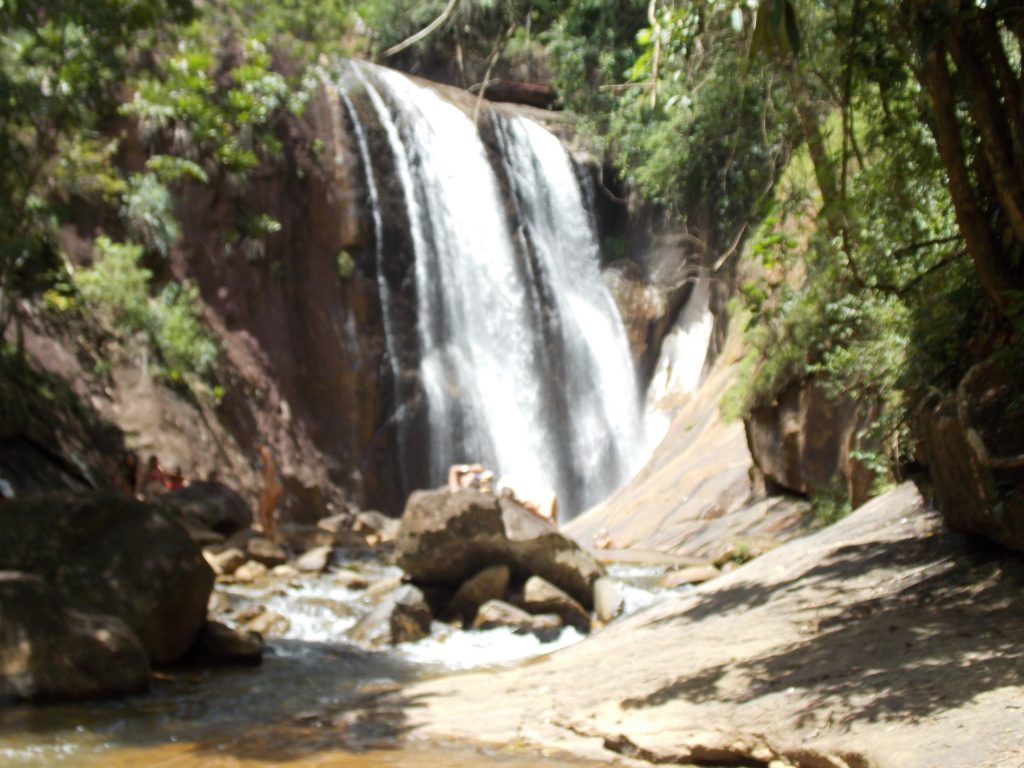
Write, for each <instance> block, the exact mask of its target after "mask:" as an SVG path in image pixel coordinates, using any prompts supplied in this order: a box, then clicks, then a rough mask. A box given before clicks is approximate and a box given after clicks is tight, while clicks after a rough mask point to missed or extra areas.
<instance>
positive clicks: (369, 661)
mask: <svg viewBox="0 0 1024 768" xmlns="http://www.w3.org/2000/svg"><path fill="white" fill-rule="evenodd" d="M339 565H340V566H341V568H339V570H337V571H334V572H331V571H329V572H327V573H325V574H324V575H322V576H318V577H310V576H301V577H295V576H292V577H286V578H274V577H270V578H266V579H263V580H261V581H259V582H257V583H254V584H247V585H242V584H229V583H218V584H217V586H216V587H215V592H214V597H213V599H212V601H211V605H212V606H213V609H212V617H213V618H217V619H218V620H221V621H223V622H225V623H227V624H231V625H237V624H240V623H242V621H245V620H249V619H250V618H251V617H252V616H253V615H259V614H260V613H262V612H273V613H275V614H278V615H279V616H280V617H282V618H283V620H278V621H276V622H274V623H273V626H272V627H271V628H270V629H269V630H268V632H267V634H266V651H265V654H264V659H263V664H262V665H261V666H259V667H224V668H212V669H209V668H192V667H175V668H172V669H162V670H158V671H156V672H155V674H154V681H153V685H152V688H151V690H150V691H149V692H148V693H146V694H143V695H139V696H133V697H128V698H125V699H121V700H117V701H109V702H100V703H88V704H79V705H46V706H11V707H7V708H3V709H0V765H3V766H11V767H14V766H19V767H20V766H31V767H32V768H40V767H42V766H53V765H62V766H63V765H67V766H86V767H91V766H105V767H106V766H115V767H117V766H139V765H142V766H147V768H148V767H151V766H199V765H201V766H238V765H255V764H266V763H275V764H287V765H297V766H336V767H338V768H341V767H346V768H355V767H362V766H403V767H405V768H414V767H416V766H436V765H445V766H467V767H468V766H484V765H494V766H511V767H513V768H518V767H519V766H532V765H537V763H538V756H537V755H536V754H534V753H530V752H524V751H522V750H521V749H517V748H515V746H514V745H510V746H509V747H508V748H506V749H503V750H500V751H499V750H493V749H480V748H471V747H467V746H466V745H452V744H437V743H431V742H426V741H424V740H422V739H417V737H416V735H415V734H414V733H409V732H408V729H407V728H405V726H404V720H405V717H404V715H403V711H402V709H403V707H404V706H415V702H403V701H402V700H401V697H400V696H393V695H389V694H394V693H395V692H396V691H398V690H399V689H400V688H401V687H402V686H403V685H404V684H406V683H409V682H411V681H414V680H418V679H423V678H425V677H431V676H438V675H444V674H449V673H453V672H458V671H462V670H467V669H481V668H493V667H501V666H509V665H515V664H522V663H524V662H527V661H528V660H529V659H531V658H535V657H537V656H539V655H542V654H547V653H551V652H552V651H555V650H557V649H559V648H564V647H566V646H569V645H572V644H574V643H578V642H581V641H582V640H583V636H582V635H580V634H579V633H578V632H576V631H575V630H573V629H571V628H565V629H563V631H562V633H561V634H560V635H559V636H558V637H557V638H556V639H555V640H553V641H552V642H548V643H541V642H540V641H539V640H538V639H537V638H536V637H535V636H533V635H516V634H513V632H512V631H511V630H506V629H494V630H488V631H463V630H459V629H455V628H453V627H450V626H448V625H445V624H442V623H439V622H435V623H434V626H433V631H432V634H431V636H430V637H428V638H425V639H423V640H420V641H418V642H415V643H407V644H403V645H399V646H395V647H390V648H387V649H384V650H371V649H367V648H362V647H359V646H358V645H356V644H354V643H353V642H352V641H351V640H349V638H348V637H347V634H346V633H347V632H348V630H350V629H351V628H352V627H353V626H354V625H355V624H356V622H357V621H358V620H359V619H360V618H361V617H362V616H364V615H366V614H367V613H368V612H369V611H370V610H371V608H372V607H373V605H374V604H375V602H374V599H373V598H372V597H368V596H367V595H368V593H369V594H370V595H373V593H374V592H375V589H374V585H381V586H383V585H384V584H385V583H386V582H388V581H391V582H394V581H395V580H397V579H398V578H399V577H400V575H401V571H400V570H399V569H397V568H395V567H391V566H385V565H382V564H380V563H378V562H375V561H356V562H345V563H341V564H339ZM663 573H664V567H657V566H638V565H613V566H611V567H609V575H610V576H611V577H612V578H614V579H615V580H616V581H617V583H618V585H619V589H620V593H621V594H622V596H623V598H624V603H625V607H624V613H625V614H628V613H633V612H635V611H637V610H641V609H642V608H644V607H646V606H648V605H651V604H653V603H656V602H658V601H659V600H660V599H661V598H662V597H664V596H665V595H666V594H668V593H669V592H670V590H665V589H661V588H658V587H657V584H658V581H659V579H660V577H661V576H662V575H663ZM353 574H358V577H359V581H356V582H355V586H358V587H363V588H354V586H353V583H354V579H353ZM367 584H368V585H370V586H369V590H367V589H366V588H365V586H366V585H367ZM596 631H600V630H596ZM396 702H397V703H396ZM543 763H544V765H548V766H555V767H556V768H557V766H567V767H568V766H578V765H585V764H587V763H583V762H580V761H574V760H572V759H563V758H559V757H554V756H545V757H544V758H543Z"/></svg>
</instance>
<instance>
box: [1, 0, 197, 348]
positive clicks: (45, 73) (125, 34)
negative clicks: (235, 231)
mask: <svg viewBox="0 0 1024 768" xmlns="http://www.w3.org/2000/svg"><path fill="white" fill-rule="evenodd" d="M192 13H193V8H192V4H191V2H190V1H189V0H137V2H132V3H123V2H120V1H119V0H96V1H95V2H89V3H83V2H80V0H40V1H39V2H32V3H26V2H5V3H2V4H0V104H2V114H3V119H2V120H0V331H2V330H3V329H4V328H6V326H7V324H8V323H9V322H10V321H11V319H13V318H14V316H15V312H16V307H17V300H18V299H19V297H22V296H33V295H36V294H38V293H40V292H42V291H44V290H46V289H47V288H48V287H49V286H50V285H52V284H53V282H54V280H55V279H57V276H58V274H59V272H60V269H61V259H60V257H59V254H58V249H57V245H56V230H57V226H58V225H59V223H60V222H61V221H62V220H63V219H64V218H66V216H67V212H68V203H69V201H70V200H71V199H72V198H73V197H74V196H76V195H79V194H83V193H87V192H90V191H96V192H99V193H101V194H106V195H111V194H116V193H117V191H118V189H119V184H118V182H117V180H116V178H115V174H112V173H111V172H110V171H109V162H108V161H109V158H110V156H111V155H112V153H113V151H114V148H113V147H112V145H111V142H110V140H109V139H108V138H104V137H103V136H102V134H101V128H102V125H103V122H104V121H105V120H106V119H108V118H109V117H110V116H111V114H112V112H113V110H114V108H115V105H116V102H117V99H118V96H119V89H120V86H121V84H122V83H123V81H124V77H125V73H126V71H127V68H128V53H129V51H130V50H131V49H132V48H133V47H135V46H138V45H141V44H143V43H144V42H145V41H147V40H152V39H153V37H154V33H153V32H152V31H151V30H152V29H153V28H154V27H155V26H157V22H160V23H162V24H166V23H171V24H173V23H177V22H180V21H184V20H186V19H188V18H189V17H190V16H191V15H192ZM90 187H91V189H90Z"/></svg>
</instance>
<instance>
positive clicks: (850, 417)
mask: <svg viewBox="0 0 1024 768" xmlns="http://www.w3.org/2000/svg"><path fill="white" fill-rule="evenodd" d="M872 416H873V412H872V408H871V406H870V405H864V404H859V403H855V402H853V401H852V400H849V399H847V398H844V397H830V396H829V395H828V394H827V393H826V392H825V390H824V389H823V388H822V387H821V385H820V384H819V383H818V382H817V381H816V380H815V379H814V378H813V377H811V378H807V379H804V380H800V381H795V382H792V383H790V384H789V385H787V386H786V387H785V388H784V389H783V390H782V391H781V392H780V393H778V395H777V396H776V398H775V399H774V400H773V401H772V402H771V403H768V404H765V405H760V406H757V407H755V408H753V409H751V412H750V417H749V418H748V419H747V420H746V422H745V423H744V426H745V427H746V432H747V445H748V447H749V448H750V455H751V457H752V458H753V459H754V463H755V464H756V465H757V466H758V468H759V469H760V470H761V472H763V473H764V476H765V478H767V479H768V480H769V481H771V482H772V483H774V484H776V485H778V486H781V487H782V488H785V489H787V490H790V491H796V492H797V493H801V494H805V495H813V494H816V493H821V492H823V491H827V490H828V489H829V488H830V487H831V486H832V485H833V484H834V483H836V482H840V483H842V485H843V487H844V488H845V490H846V495H847V497H848V498H849V499H850V503H851V504H852V505H853V506H854V507H859V506H860V505H861V504H863V503H864V502H866V501H867V500H868V499H870V498H871V492H872V487H873V485H874V481H875V476H874V473H873V472H872V471H871V470H870V469H868V468H867V467H866V466H865V465H864V464H863V462H861V461H859V460H858V459H857V452H858V451H870V450H877V449H879V446H878V445H874V444H871V443H869V442H868V441H866V439H865V437H864V436H863V434H862V433H863V430H864V428H865V426H866V425H867V424H868V423H869V422H870V420H871V418H872Z"/></svg>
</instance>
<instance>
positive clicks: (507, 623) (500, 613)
mask: <svg viewBox="0 0 1024 768" xmlns="http://www.w3.org/2000/svg"><path fill="white" fill-rule="evenodd" d="M498 627H510V628H512V629H513V630H515V632H516V633H517V634H526V633H528V632H532V633H533V634H535V635H537V636H538V637H539V638H540V639H541V640H544V641H545V642H547V641H549V640H553V639H554V638H555V637H557V636H558V633H559V632H560V631H561V629H562V619H561V617H560V616H557V615H556V614H554V613H545V614H540V615H534V614H532V613H527V612H526V611H524V610H523V609H522V608H517V607H516V606H514V605H511V604H509V603H506V602H504V601H502V600H488V601H487V602H486V603H484V604H483V605H481V606H480V610H479V611H477V614H476V618H475V619H474V620H473V629H496V628H498Z"/></svg>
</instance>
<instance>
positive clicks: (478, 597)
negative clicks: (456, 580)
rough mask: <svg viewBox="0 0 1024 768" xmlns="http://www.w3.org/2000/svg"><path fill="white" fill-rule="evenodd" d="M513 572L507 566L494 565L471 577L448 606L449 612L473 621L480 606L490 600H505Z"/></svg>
mask: <svg viewBox="0 0 1024 768" xmlns="http://www.w3.org/2000/svg"><path fill="white" fill-rule="evenodd" d="M510 576H511V572H510V571H509V568H508V566H507V565H492V566H490V567H488V568H484V569H483V570H482V571H480V573H478V574H476V575H475V576H471V577H469V578H468V579H466V581H465V582H463V584H462V586H461V587H459V589H458V591H457V592H456V593H455V596H454V597H453V598H452V599H451V603H450V604H449V605H448V611H449V612H450V613H452V614H454V615H456V616H461V617H462V619H463V620H464V621H472V620H473V617H474V616H476V612H477V610H479V608H480V606H481V605H483V604H484V603H486V602H487V601H488V600H504V599H505V593H507V592H508V582H509V577H510Z"/></svg>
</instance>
